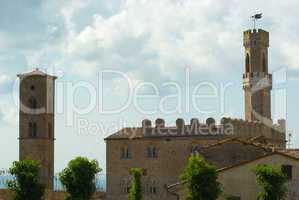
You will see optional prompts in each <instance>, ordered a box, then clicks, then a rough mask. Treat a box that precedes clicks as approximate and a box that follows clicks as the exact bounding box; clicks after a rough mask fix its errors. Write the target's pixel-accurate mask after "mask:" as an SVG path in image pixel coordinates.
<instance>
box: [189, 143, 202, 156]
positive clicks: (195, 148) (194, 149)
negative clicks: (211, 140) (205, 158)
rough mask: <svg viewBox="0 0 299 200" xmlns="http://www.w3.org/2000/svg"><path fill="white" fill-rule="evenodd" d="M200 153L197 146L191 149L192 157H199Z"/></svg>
mask: <svg viewBox="0 0 299 200" xmlns="http://www.w3.org/2000/svg"><path fill="white" fill-rule="evenodd" d="M199 152H200V148H199V146H197V145H196V146H192V147H191V155H193V156H196V155H199Z"/></svg>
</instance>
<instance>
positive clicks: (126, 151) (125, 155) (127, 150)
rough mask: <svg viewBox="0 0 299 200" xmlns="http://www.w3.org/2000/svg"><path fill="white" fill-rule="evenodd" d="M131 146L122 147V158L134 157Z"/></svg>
mask: <svg viewBox="0 0 299 200" xmlns="http://www.w3.org/2000/svg"><path fill="white" fill-rule="evenodd" d="M131 154H132V153H131V148H130V147H124V148H121V158H122V159H130V158H131V157H132V155H131Z"/></svg>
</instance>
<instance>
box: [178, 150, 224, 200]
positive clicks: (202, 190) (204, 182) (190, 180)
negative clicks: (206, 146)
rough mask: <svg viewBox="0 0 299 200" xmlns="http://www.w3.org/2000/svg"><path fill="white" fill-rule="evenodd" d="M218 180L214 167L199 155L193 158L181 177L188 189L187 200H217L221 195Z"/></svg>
mask: <svg viewBox="0 0 299 200" xmlns="http://www.w3.org/2000/svg"><path fill="white" fill-rule="evenodd" d="M217 178H218V174H217V172H216V168H215V167H214V166H212V165H209V164H208V163H207V162H206V161H205V160H204V159H203V158H202V157H201V156H199V155H194V156H191V157H190V158H189V161H188V164H187V167H186V168H185V170H184V172H183V174H182V176H181V180H182V181H183V183H185V184H186V186H187V189H188V194H187V200H216V199H217V198H218V197H219V195H220V194H221V186H220V183H219V182H217Z"/></svg>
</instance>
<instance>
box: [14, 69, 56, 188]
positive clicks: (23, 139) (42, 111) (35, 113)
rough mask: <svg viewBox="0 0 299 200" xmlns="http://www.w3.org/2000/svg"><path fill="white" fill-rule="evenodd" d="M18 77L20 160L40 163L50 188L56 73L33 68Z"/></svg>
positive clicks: (42, 173)
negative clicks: (31, 70) (53, 74)
mask: <svg viewBox="0 0 299 200" xmlns="http://www.w3.org/2000/svg"><path fill="white" fill-rule="evenodd" d="M18 77H19V78H20V111H19V118H20V120H19V121H20V125H19V145H20V148H19V151H20V154H19V155H20V160H23V159H26V158H29V159H33V160H37V161H39V162H40V164H41V182H42V183H43V184H45V186H46V188H47V189H48V190H52V189H53V178H54V140H55V137H54V98H55V79H56V77H55V76H50V75H47V74H45V73H43V72H41V71H40V70H38V69H36V70H34V71H33V72H30V73H26V74H19V75H18Z"/></svg>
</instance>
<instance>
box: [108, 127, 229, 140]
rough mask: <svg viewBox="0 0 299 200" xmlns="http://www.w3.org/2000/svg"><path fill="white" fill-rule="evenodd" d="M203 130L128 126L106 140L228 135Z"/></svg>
mask: <svg viewBox="0 0 299 200" xmlns="http://www.w3.org/2000/svg"><path fill="white" fill-rule="evenodd" d="M200 131H201V132H198V131H194V130H192V129H191V128H190V126H186V128H185V129H184V130H182V131H179V129H177V128H176V127H164V128H143V127H131V128H130V127H127V128H123V129H121V130H120V131H118V132H116V133H114V134H112V135H110V136H108V137H107V138H105V140H110V139H140V138H155V137H218V138H226V137H228V136H226V135H223V134H221V133H220V132H219V131H220V129H219V131H215V132H214V133H210V132H209V130H205V129H201V130H200Z"/></svg>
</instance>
